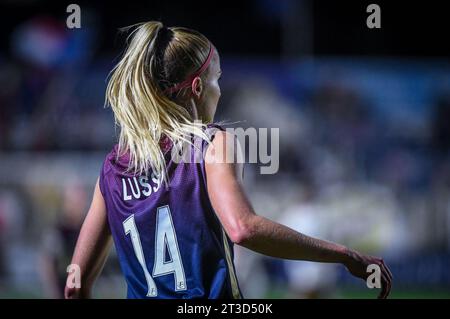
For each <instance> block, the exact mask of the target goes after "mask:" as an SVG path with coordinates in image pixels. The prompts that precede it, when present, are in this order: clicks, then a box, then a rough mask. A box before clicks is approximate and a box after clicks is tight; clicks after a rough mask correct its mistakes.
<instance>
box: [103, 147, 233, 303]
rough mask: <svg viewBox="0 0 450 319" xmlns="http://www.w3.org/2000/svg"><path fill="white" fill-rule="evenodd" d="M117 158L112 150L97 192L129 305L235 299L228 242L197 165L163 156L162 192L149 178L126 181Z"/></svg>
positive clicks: (123, 165) (124, 160)
mask: <svg viewBox="0 0 450 319" xmlns="http://www.w3.org/2000/svg"><path fill="white" fill-rule="evenodd" d="M201 145H202V147H205V145H206V143H205V142H202V143H201ZM167 154H170V152H167ZM116 155H117V145H116V146H115V147H114V148H113V150H112V151H111V153H109V154H108V156H107V157H106V159H105V162H104V164H103V167H102V170H101V174H100V189H101V191H102V194H103V197H104V200H105V203H106V208H107V212H108V220H109V225H110V229H111V233H112V236H113V239H114V244H115V247H116V251H117V254H118V257H119V260H120V264H121V268H122V272H123V274H124V276H125V279H126V282H127V286H128V293H127V296H128V298H146V297H149V298H240V296H241V295H240V290H239V287H238V284H237V280H236V276H235V270H234V266H233V262H232V260H233V248H232V242H231V241H230V240H229V239H228V237H227V236H226V234H225V232H224V230H223V228H222V226H221V224H220V222H219V220H218V218H217V216H216V215H215V213H214V210H213V208H212V206H211V203H210V200H209V197H208V194H207V188H206V176H205V167H204V163H203V161H200V162H199V163H184V162H181V163H176V162H174V161H173V160H172V159H170V158H169V156H166V159H167V161H166V163H167V164H166V165H167V173H168V177H169V187H168V188H167V187H166V185H165V184H162V183H161V182H160V181H159V180H158V178H157V177H156V176H155V174H154V173H149V174H147V175H142V176H135V175H133V174H129V173H126V172H125V171H126V168H127V165H128V160H129V158H128V156H127V155H123V156H121V157H120V158H119V159H117V156H116ZM194 162H195V161H194Z"/></svg>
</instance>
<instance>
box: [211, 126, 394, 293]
mask: <svg viewBox="0 0 450 319" xmlns="http://www.w3.org/2000/svg"><path fill="white" fill-rule="evenodd" d="M234 139H235V138H234V136H233V135H231V134H228V133H225V132H222V131H220V132H218V133H217V134H216V136H215V138H214V140H213V143H212V144H213V145H212V147H209V148H208V150H207V154H206V165H205V166H206V175H207V184H208V194H209V197H210V199H211V203H212V205H213V208H214V210H215V212H216V214H217V216H218V218H219V219H220V221H221V223H222V225H223V227H224V229H225V231H226V233H227V234H228V236H229V237H230V239H231V240H232V241H233V242H234V243H236V244H238V245H241V246H243V247H246V248H248V249H251V250H253V251H256V252H259V253H261V254H264V255H268V256H272V257H278V258H283V259H295V260H308V261H316V262H328V263H341V264H343V265H345V266H346V267H347V268H348V270H349V271H350V273H351V274H353V275H354V276H356V277H359V278H362V279H366V278H367V277H368V275H369V274H368V273H367V272H366V269H367V266H368V265H370V264H377V265H379V266H380V269H381V283H382V290H381V293H380V295H379V297H380V298H386V297H387V295H388V294H389V291H390V287H391V280H392V275H391V273H390V271H389V269H388V268H387V267H386V265H385V264H384V262H383V260H382V259H380V258H376V257H371V256H364V255H362V254H360V253H358V252H356V251H354V250H351V249H348V248H347V247H345V246H342V245H339V244H335V243H332V242H328V241H324V240H321V239H317V238H313V237H310V236H307V235H304V234H302V233H299V232H296V231H294V230H293V229H291V228H289V227H286V226H284V225H281V224H279V223H276V222H274V221H271V220H269V219H267V218H264V217H262V216H259V215H256V213H255V212H254V210H253V208H252V206H251V204H250V202H249V200H248V198H247V197H246V195H245V192H244V190H243V187H242V184H241V176H242V168H241V167H240V165H239V164H236V163H226V161H224V160H223V159H224V158H226V157H225V156H224V154H227V153H228V154H230V153H233V152H234V149H235V148H236V147H235V144H234V143H235V140H234ZM236 150H238V151H239V148H236ZM228 158H230V157H228Z"/></svg>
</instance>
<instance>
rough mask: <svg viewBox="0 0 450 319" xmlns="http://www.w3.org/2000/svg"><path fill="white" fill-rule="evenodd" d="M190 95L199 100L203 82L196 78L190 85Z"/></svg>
mask: <svg viewBox="0 0 450 319" xmlns="http://www.w3.org/2000/svg"><path fill="white" fill-rule="evenodd" d="M191 90H192V94H193V95H194V96H195V97H196V98H197V99H200V96H201V95H202V92H203V81H202V79H201V78H200V77H199V76H197V77H196V78H195V79H194V80H193V81H192V85H191Z"/></svg>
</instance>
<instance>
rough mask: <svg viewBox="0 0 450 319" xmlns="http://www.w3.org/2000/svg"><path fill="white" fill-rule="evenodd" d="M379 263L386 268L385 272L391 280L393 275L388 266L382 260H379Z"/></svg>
mask: <svg viewBox="0 0 450 319" xmlns="http://www.w3.org/2000/svg"><path fill="white" fill-rule="evenodd" d="M381 263H382V264H383V266H384V268H385V269H386V271H387V273H388V274H389V278H390V279H391V281H392V278H393V277H394V276H393V275H392V272H391V270H390V269H389V268H388V266H387V265H386V264H385V263H384V260H381Z"/></svg>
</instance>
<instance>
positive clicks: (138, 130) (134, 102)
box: [106, 21, 211, 182]
mask: <svg viewBox="0 0 450 319" xmlns="http://www.w3.org/2000/svg"><path fill="white" fill-rule="evenodd" d="M132 27H136V29H135V30H134V31H133V32H132V33H131V34H130V35H129V37H128V40H130V39H131V41H129V44H128V47H127V49H126V51H125V53H124V55H123V57H122V58H121V60H120V61H119V63H118V64H117V65H116V66H115V68H114V69H113V70H112V71H111V74H110V79H109V82H108V86H107V89H106V103H107V105H108V104H109V105H110V106H111V108H112V110H113V112H114V117H115V121H116V124H117V125H118V126H119V127H120V136H119V147H118V152H117V155H118V156H120V155H121V154H124V153H125V152H129V154H130V162H129V164H128V165H129V166H128V169H129V170H134V173H136V174H144V173H146V172H148V171H149V169H152V171H153V172H154V173H155V174H156V176H158V178H160V179H161V180H164V181H165V182H167V172H166V162H165V158H164V154H163V151H162V149H161V147H160V140H161V138H162V137H163V136H166V137H167V138H169V139H170V140H171V142H172V145H178V144H179V143H183V142H188V143H190V144H192V143H191V139H192V137H193V136H198V137H200V138H202V139H204V140H207V141H209V140H208V137H207V135H206V134H205V132H204V128H205V123H199V122H197V121H193V119H192V118H191V115H190V113H189V111H188V109H187V105H185V106H183V105H182V104H183V103H182V102H181V103H180V102H179V101H181V99H180V97H183V96H185V95H186V93H187V90H188V89H189V88H185V89H183V90H181V91H179V92H177V93H173V94H167V93H165V92H167V89H170V88H171V87H173V86H175V85H176V84H177V83H180V82H182V81H183V80H184V79H185V78H186V77H187V76H188V75H189V74H191V73H192V72H194V71H195V70H196V69H198V68H199V67H201V65H202V64H203V63H204V61H205V59H206V58H207V56H208V52H209V48H210V45H211V44H210V43H209V41H208V39H207V38H206V37H205V36H203V35H202V34H200V33H199V32H197V31H194V30H190V29H187V28H178V27H173V28H166V27H164V26H163V24H162V23H161V22H156V21H150V22H146V23H141V24H138V25H135V26H132Z"/></svg>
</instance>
